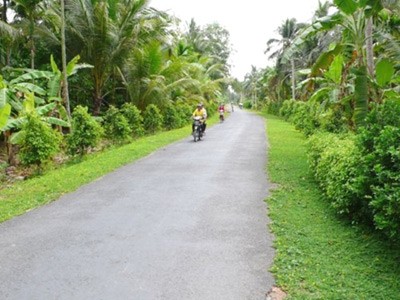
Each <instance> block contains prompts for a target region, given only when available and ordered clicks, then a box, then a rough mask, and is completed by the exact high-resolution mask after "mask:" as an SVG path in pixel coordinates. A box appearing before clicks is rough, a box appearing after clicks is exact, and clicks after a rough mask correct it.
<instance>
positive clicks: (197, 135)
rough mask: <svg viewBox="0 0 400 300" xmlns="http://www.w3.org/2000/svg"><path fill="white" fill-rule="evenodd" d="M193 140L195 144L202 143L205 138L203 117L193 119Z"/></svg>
mask: <svg viewBox="0 0 400 300" xmlns="http://www.w3.org/2000/svg"><path fill="white" fill-rule="evenodd" d="M192 134H193V139H194V141H195V142H197V141H200V140H201V138H202V137H203V123H202V122H201V117H194V118H193V133H192Z"/></svg>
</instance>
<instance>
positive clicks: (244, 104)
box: [243, 100, 253, 109]
mask: <svg viewBox="0 0 400 300" xmlns="http://www.w3.org/2000/svg"><path fill="white" fill-rule="evenodd" d="M243 107H244V108H246V109H251V108H252V107H253V104H252V103H251V101H248V100H247V101H244V103H243Z"/></svg>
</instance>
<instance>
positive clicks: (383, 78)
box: [376, 59, 395, 87]
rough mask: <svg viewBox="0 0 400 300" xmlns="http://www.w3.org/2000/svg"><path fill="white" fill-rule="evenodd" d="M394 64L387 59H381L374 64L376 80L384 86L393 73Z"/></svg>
mask: <svg viewBox="0 0 400 300" xmlns="http://www.w3.org/2000/svg"><path fill="white" fill-rule="evenodd" d="M394 72H395V70H394V66H393V64H392V63H391V62H390V61H389V60H388V59H382V60H381V61H379V62H378V63H377V65H376V82H377V83H378V85H379V86H381V87H384V86H385V85H386V84H388V83H389V82H390V80H391V79H392V77H393V75H394Z"/></svg>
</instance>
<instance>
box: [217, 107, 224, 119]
mask: <svg viewBox="0 0 400 300" xmlns="http://www.w3.org/2000/svg"><path fill="white" fill-rule="evenodd" d="M218 112H219V118H220V120H221V121H224V119H225V118H224V114H225V105H224V104H223V103H221V104H220V105H219V106H218Z"/></svg>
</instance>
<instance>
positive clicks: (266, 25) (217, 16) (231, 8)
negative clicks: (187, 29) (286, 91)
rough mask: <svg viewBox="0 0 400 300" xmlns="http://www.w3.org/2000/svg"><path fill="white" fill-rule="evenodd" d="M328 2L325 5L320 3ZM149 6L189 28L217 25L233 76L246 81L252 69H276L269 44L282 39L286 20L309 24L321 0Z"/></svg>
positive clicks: (157, 1)
mask: <svg viewBox="0 0 400 300" xmlns="http://www.w3.org/2000/svg"><path fill="white" fill-rule="evenodd" d="M321 2H325V1H321ZM150 6H151V7H154V8H156V9H158V10H162V11H167V12H168V13H169V14H171V15H175V16H176V17H178V18H179V19H181V20H182V21H183V23H184V24H187V23H188V22H189V21H190V20H191V19H192V18H193V19H194V20H195V21H196V23H197V24H198V25H206V24H212V23H214V22H217V23H218V24H219V25H221V26H222V27H223V28H225V29H227V30H228V31H229V34H230V41H231V44H232V47H233V49H234V52H233V53H232V54H231V60H230V64H231V65H232V68H231V74H232V76H234V77H236V78H238V79H239V80H243V78H244V76H245V75H246V73H249V72H250V71H251V66H252V65H254V66H256V67H257V68H263V67H266V66H270V65H273V62H272V61H268V55H267V54H264V51H265V49H266V48H267V45H266V44H267V41H268V40H269V39H271V38H276V37H279V35H278V33H277V29H278V27H279V26H280V25H281V24H282V23H283V22H284V21H285V20H286V19H287V18H295V19H296V20H297V21H298V22H310V21H311V18H312V16H313V15H314V12H315V10H316V9H317V8H318V0H274V1H272V0H246V1H234V0H197V1H196V0H150Z"/></svg>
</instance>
